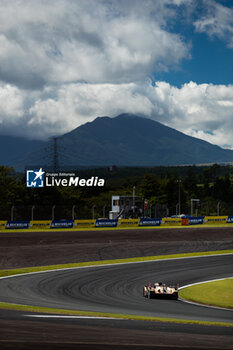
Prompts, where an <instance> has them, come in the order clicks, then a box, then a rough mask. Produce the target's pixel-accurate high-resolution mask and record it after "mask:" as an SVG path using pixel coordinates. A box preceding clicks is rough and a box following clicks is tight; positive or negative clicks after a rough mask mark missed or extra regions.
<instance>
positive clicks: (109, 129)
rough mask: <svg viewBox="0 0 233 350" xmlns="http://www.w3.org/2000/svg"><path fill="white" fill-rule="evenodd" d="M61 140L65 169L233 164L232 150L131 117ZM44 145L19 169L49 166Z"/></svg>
mask: <svg viewBox="0 0 233 350" xmlns="http://www.w3.org/2000/svg"><path fill="white" fill-rule="evenodd" d="M57 140H58V141H57V142H58V161H59V163H60V166H61V167H62V166H71V167H72V166H74V167H76V168H78V167H79V166H85V167H88V166H93V165H94V166H109V165H113V164H114V165H117V166H169V165H189V164H190V165H193V164H208V163H227V162H233V151H232V150H225V149H222V148H221V147H219V146H217V145H212V144H210V143H208V142H207V141H204V140H201V139H198V138H194V137H192V136H188V135H185V134H183V133H182V132H180V131H178V130H176V129H173V128H170V127H168V126H165V125H163V124H161V123H159V122H157V121H154V120H152V119H149V118H145V117H144V116H138V115H134V114H127V113H124V114H120V115H119V116H117V117H115V118H110V117H108V116H104V117H97V118H96V119H94V120H93V121H92V122H88V123H86V124H83V125H81V126H79V127H77V128H75V129H74V130H72V131H70V132H68V133H66V134H64V135H62V136H59V137H58V138H57ZM41 142H42V141H41ZM42 145H43V144H39V148H38V151H37V153H36V154H37V156H36V157H35V148H34V156H33V154H31V155H30V154H27V155H26V158H27V161H26V163H25V161H24V164H22V158H21V159H20V157H19V161H18V163H17V164H16V165H15V166H16V168H19V167H21V168H22V165H24V166H25V165H29V164H30V165H39V164H41V166H46V162H45V158H46V156H48V154H47V153H48V152H47V151H45V147H42ZM44 145H45V146H46V148H47V149H48V147H50V149H52V144H51V141H50V142H47V143H46V142H45V143H44ZM64 150H65V151H64ZM38 154H39V155H38ZM24 158H25V157H24ZM35 158H36V159H35ZM50 158H51V159H52V157H50ZM9 162H10V160H9ZM20 163H21V164H20ZM0 164H1V152H0ZM9 165H11V164H9ZM12 165H14V164H12Z"/></svg>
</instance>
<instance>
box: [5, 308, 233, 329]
mask: <svg viewBox="0 0 233 350" xmlns="http://www.w3.org/2000/svg"><path fill="white" fill-rule="evenodd" d="M0 308H1V309H7V310H18V311H25V312H37V313H46V314H54V315H70V316H91V317H106V318H117V319H124V320H138V321H152V322H169V323H181V324H196V325H206V326H224V327H233V323H228V322H212V321H200V320H185V319H178V318H166V317H151V316H139V315H126V314H114V313H105V312H91V311H76V310H65V309H54V308H48V307H39V306H28V305H17V304H8V303H0Z"/></svg>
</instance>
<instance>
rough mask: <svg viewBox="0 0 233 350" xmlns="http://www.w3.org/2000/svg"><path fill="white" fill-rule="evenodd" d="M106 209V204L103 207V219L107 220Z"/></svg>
mask: <svg viewBox="0 0 233 350" xmlns="http://www.w3.org/2000/svg"><path fill="white" fill-rule="evenodd" d="M105 208H106V204H105V205H104V206H103V218H105Z"/></svg>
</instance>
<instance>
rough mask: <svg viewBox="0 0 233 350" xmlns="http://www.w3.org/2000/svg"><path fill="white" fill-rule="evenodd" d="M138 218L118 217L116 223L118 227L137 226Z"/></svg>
mask: <svg viewBox="0 0 233 350" xmlns="http://www.w3.org/2000/svg"><path fill="white" fill-rule="evenodd" d="M139 221H140V219H119V220H118V225H119V226H120V227H137V226H138V225H139Z"/></svg>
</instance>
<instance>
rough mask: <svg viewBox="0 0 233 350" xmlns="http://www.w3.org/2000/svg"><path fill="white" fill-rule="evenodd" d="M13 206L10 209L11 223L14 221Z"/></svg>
mask: <svg viewBox="0 0 233 350" xmlns="http://www.w3.org/2000/svg"><path fill="white" fill-rule="evenodd" d="M14 207H15V206H14V205H12V207H11V221H13V220H14Z"/></svg>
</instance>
